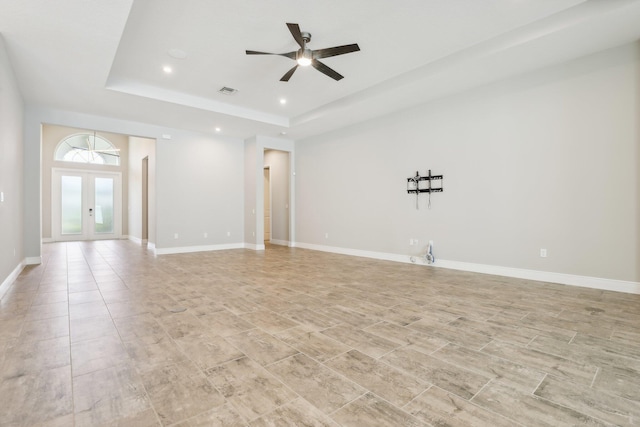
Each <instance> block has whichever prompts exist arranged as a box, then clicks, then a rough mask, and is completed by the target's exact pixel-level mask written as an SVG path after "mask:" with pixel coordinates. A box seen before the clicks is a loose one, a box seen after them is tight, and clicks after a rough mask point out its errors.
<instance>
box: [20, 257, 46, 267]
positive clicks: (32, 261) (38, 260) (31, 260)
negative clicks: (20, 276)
mask: <svg viewBox="0 0 640 427" xmlns="http://www.w3.org/2000/svg"><path fill="white" fill-rule="evenodd" d="M24 264H25V265H38V264H42V257H41V256H30V257H26V258H25V259H24Z"/></svg>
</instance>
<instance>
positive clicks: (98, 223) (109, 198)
mask: <svg viewBox="0 0 640 427" xmlns="http://www.w3.org/2000/svg"><path fill="white" fill-rule="evenodd" d="M95 183H96V184H95V187H96V194H95V201H96V204H95V209H94V211H95V213H94V218H95V232H96V233H113V178H96V181H95Z"/></svg>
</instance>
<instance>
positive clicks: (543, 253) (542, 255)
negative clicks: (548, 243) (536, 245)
mask: <svg viewBox="0 0 640 427" xmlns="http://www.w3.org/2000/svg"><path fill="white" fill-rule="evenodd" d="M546 257H547V250H546V249H540V258H546Z"/></svg>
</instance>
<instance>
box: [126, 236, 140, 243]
mask: <svg viewBox="0 0 640 427" xmlns="http://www.w3.org/2000/svg"><path fill="white" fill-rule="evenodd" d="M127 237H128V238H129V240H131V241H132V242H133V243H137V244H139V245H141V244H142V239H140V238H139V237H136V236H127Z"/></svg>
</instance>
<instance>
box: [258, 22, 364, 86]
mask: <svg viewBox="0 0 640 427" xmlns="http://www.w3.org/2000/svg"><path fill="white" fill-rule="evenodd" d="M287 27H288V28H289V31H290V32H291V35H292V36H293V38H294V39H295V41H296V43H298V45H299V46H300V49H298V50H296V51H294V52H289V53H269V52H258V51H255V50H247V51H246V53H247V55H279V56H285V57H287V58H289V59H293V60H294V61H296V62H297V64H296V65H295V66H294V67H293V68H292V69H290V70H289V71H287V72H286V74H285V75H284V76H282V78H281V79H280V81H281V82H288V81H289V79H290V78H291V76H292V75H293V73H294V72H295V71H296V69H297V68H298V67H299V66H302V67H306V66H309V65H311V66H312V67H313V68H315V69H316V70H318V71H320V72H321V73H323V74H325V75H327V76H329V77H331V78H332V79H334V80H340V79H342V78H343V77H344V76H342V75H341V74H339V73H337V72H336V71H335V70H333V69H331V68H329V67H327V66H326V65H325V64H323V63H322V62H320V61H318V59H320V58H328V57H330V56H337V55H344V54H345V53H351V52H357V51H359V50H360V47H359V46H358V44H357V43H354V44H347V45H344V46H336V47H329V48H326V49H317V50H311V49H309V48H307V43H309V42H310V41H311V34H309V33H303V32H301V31H300V26H299V25H298V24H287Z"/></svg>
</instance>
